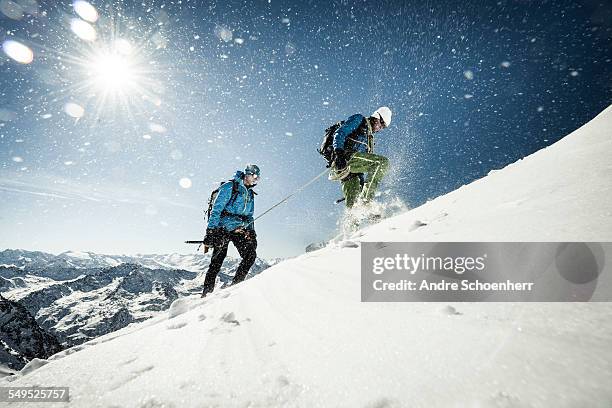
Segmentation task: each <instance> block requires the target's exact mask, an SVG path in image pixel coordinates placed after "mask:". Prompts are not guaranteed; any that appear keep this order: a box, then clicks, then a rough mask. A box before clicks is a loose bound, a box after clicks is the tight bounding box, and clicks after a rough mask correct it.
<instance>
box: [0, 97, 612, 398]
mask: <svg viewBox="0 0 612 408" xmlns="http://www.w3.org/2000/svg"><path fill="white" fill-rule="evenodd" d="M610 129H612V107H609V108H608V109H606V110H605V111H604V112H603V113H602V114H600V115H599V116H598V117H597V118H595V119H594V120H593V121H591V122H590V123H589V124H587V125H585V126H583V127H582V128H581V129H579V130H577V131H576V132H574V133H572V134H571V135H569V136H567V137H566V138H564V139H562V140H561V141H559V142H558V143H556V144H554V145H553V146H551V147H549V148H547V149H544V150H542V151H540V152H537V153H536V154H534V155H531V156H529V157H527V158H525V159H524V160H521V161H519V162H517V163H514V164H512V165H510V166H508V167H507V168H505V169H503V170H500V171H496V172H493V173H492V174H490V175H489V176H487V177H485V178H483V179H481V180H478V181H476V182H474V183H472V184H470V185H467V186H464V187H462V188H460V189H458V190H456V191H454V192H452V193H450V194H447V195H445V196H443V197H440V198H438V199H436V200H433V201H431V202H429V203H427V204H425V205H423V206H422V207H419V208H417V209H414V210H412V211H409V212H407V213H405V214H402V215H399V216H396V217H393V218H390V219H387V220H384V221H383V222H381V223H379V224H377V225H374V226H372V227H369V228H367V229H365V230H363V231H360V232H358V233H357V234H356V236H355V237H353V240H355V241H359V240H367V241H379V240H387V241H400V240H411V241H412V240H414V241H447V240H461V241H477V240H479V241H480V240H481V241H489V240H491V241H498V240H499V241H503V240H513V241H521V240H526V241H564V240H570V241H589V240H595V241H609V240H611V239H612V203H611V199H610V197H612V191H611V189H612V183H610V181H611V180H612V161H611V160H610V157H612V137H611V136H612V134H611V131H610ZM359 254H360V252H359V249H358V248H350V247H348V248H342V247H341V246H340V245H330V246H328V247H327V248H324V249H321V250H318V251H314V252H310V253H307V254H305V255H302V256H300V257H298V258H294V259H290V260H287V261H284V262H281V263H279V264H277V265H275V266H273V267H272V268H269V269H268V270H266V271H265V272H264V273H262V274H260V275H258V276H256V277H254V278H252V279H250V280H248V281H246V282H244V283H243V284H241V285H238V286H236V287H230V288H228V289H224V290H221V291H218V292H215V293H214V294H213V295H212V296H210V297H208V298H206V299H199V298H196V297H187V298H182V299H178V300H177V301H176V304H174V305H173V306H172V307H171V308H170V310H169V312H165V313H163V314H160V315H158V316H156V317H154V318H152V319H150V320H148V321H146V322H143V323H140V324H136V325H131V326H129V327H126V328H124V329H122V330H120V331H117V332H115V333H111V334H108V335H105V336H102V337H100V338H97V339H95V340H92V341H90V342H88V343H85V344H83V345H81V346H78V347H75V348H72V349H69V350H66V351H63V352H61V353H59V354H57V355H55V356H53V357H52V358H51V359H50V360H49V363H48V364H46V365H41V364H40V362H37V364H36V366H37V367H36V368H35V367H30V370H31V371H30V372H29V373H27V374H26V375H17V376H13V377H12V378H7V379H4V380H2V383H0V384H2V385H7V384H9V383H10V384H11V385H14V386H25V385H40V386H48V385H58V386H69V387H70V392H71V398H72V401H71V403H69V404H60V403H58V404H56V405H57V406H62V405H64V406H66V405H69V406H73V407H87V408H90V407H107V406H126V407H127V406H129V407H161V406H164V407H205V406H224V407H225V406H228V407H235V406H240V407H247V406H248V407H268V406H279V407H280V406H282V407H287V406H290V407H291V406H304V407H306V406H307V407H310V406H321V407H330V406H333V407H336V406H342V407H357V406H361V407H403V406H409V407H553V406H554V407H587V406H588V407H610V406H611V405H612V387H610V384H612V348H611V347H610V345H611V344H612V323H611V322H610V318H609V316H610V315H611V313H612V303H575V304H571V303H554V304H553V303H530V304H526V303H525V304H523V303H521V304H518V303H454V304H447V303H361V302H360V265H359V263H360V256H359ZM77 351H78V352H77ZM13 406H16V407H19V406H21V405H19V404H13ZM23 406H24V407H26V406H29V405H28V404H23Z"/></svg>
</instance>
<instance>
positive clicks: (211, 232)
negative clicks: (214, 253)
mask: <svg viewBox="0 0 612 408" xmlns="http://www.w3.org/2000/svg"><path fill="white" fill-rule="evenodd" d="M222 238H223V229H222V228H207V229H206V235H205V236H204V245H206V246H211V247H214V246H217V245H219V243H220V242H221V240H222Z"/></svg>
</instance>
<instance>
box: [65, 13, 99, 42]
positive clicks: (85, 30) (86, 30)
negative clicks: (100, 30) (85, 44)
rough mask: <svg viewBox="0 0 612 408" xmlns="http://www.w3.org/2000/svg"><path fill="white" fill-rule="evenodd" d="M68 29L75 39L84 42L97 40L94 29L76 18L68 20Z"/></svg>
mask: <svg viewBox="0 0 612 408" xmlns="http://www.w3.org/2000/svg"><path fill="white" fill-rule="evenodd" d="M70 29H71V30H72V32H73V33H74V34H76V36H77V37H79V38H80V39H81V40H84V41H95V40H96V38H98V34H97V33H96V29H95V28H94V27H93V26H92V25H91V24H89V23H88V22H86V21H83V20H81V19H78V18H73V19H72V20H70Z"/></svg>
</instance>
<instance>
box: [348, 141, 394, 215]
mask: <svg viewBox="0 0 612 408" xmlns="http://www.w3.org/2000/svg"><path fill="white" fill-rule="evenodd" d="M347 166H348V167H349V169H350V172H351V175H350V176H349V177H348V178H347V179H345V180H344V181H342V194H344V198H345V200H346V206H347V207H348V208H350V207H352V206H353V205H354V204H355V202H356V201H357V198H359V194H360V193H361V199H362V200H363V201H364V202H366V203H367V202H369V201H370V200H372V198H374V194H375V193H376V189H377V188H378V184H379V183H380V181H381V180H382V179H383V177H385V175H386V174H387V170H388V169H389V159H387V158H386V157H384V156H379V155H377V154H372V153H354V154H353V155H352V156H351V159H350V160H349V161H348V163H347ZM355 173H366V174H367V177H366V179H365V184H364V185H363V190H362V189H361V185H360V183H359V177H357V176H355Z"/></svg>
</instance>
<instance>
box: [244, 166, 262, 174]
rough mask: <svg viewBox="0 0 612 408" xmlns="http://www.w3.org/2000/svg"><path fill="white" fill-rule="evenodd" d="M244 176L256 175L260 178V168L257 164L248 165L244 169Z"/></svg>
mask: <svg viewBox="0 0 612 408" xmlns="http://www.w3.org/2000/svg"><path fill="white" fill-rule="evenodd" d="M244 174H248V175H255V176H257V177H259V167H258V166H257V165H256V164H247V165H246V167H245V168H244Z"/></svg>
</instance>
